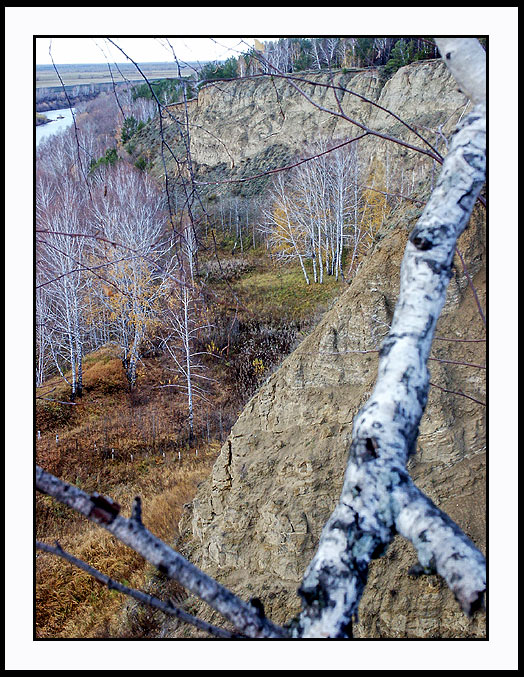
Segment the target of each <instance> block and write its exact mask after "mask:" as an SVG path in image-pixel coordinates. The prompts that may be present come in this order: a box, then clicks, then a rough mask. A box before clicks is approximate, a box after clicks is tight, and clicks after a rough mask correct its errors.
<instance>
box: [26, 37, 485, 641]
mask: <svg viewBox="0 0 524 677" xmlns="http://www.w3.org/2000/svg"><path fill="white" fill-rule="evenodd" d="M437 44H438V46H439V49H440V51H441V53H442V55H443V57H444V59H445V62H446V63H447V64H448V66H449V67H450V70H451V71H452V73H453V74H454V76H455V78H456V80H457V82H458V84H459V86H460V87H461V89H463V91H465V92H467V93H468V95H469V96H470V98H471V100H472V101H473V103H474V108H473V110H472V111H471V113H470V114H468V115H467V116H465V117H464V118H463V120H462V121H461V123H460V125H459V126H458V128H457V130H456V133H455V135H454V137H453V139H452V140H451V143H450V145H449V152H448V154H447V156H446V158H445V159H444V162H443V167H442V172H441V175H440V178H439V180H438V182H437V184H436V187H435V190H434V191H433V193H432V195H431V198H430V200H429V202H428V203H427V205H426V208H425V209H424V212H423V214H422V216H421V217H420V219H419V221H418V223H417V225H416V226H415V228H414V230H413V232H412V234H411V236H410V238H409V242H408V244H407V246H406V250H405V255H404V260H403V263H402V268H401V288H400V294H399V299H398V303H397V306H396V309H395V313H394V317H393V321H392V325H391V329H390V331H389V334H388V336H387V337H386V339H385V340H384V342H383V344H382V347H381V350H380V360H379V368H378V377H377V381H376V386H375V389H374V391H373V393H372V395H371V397H370V399H369V400H368V402H367V403H366V404H365V405H364V407H363V408H362V409H361V410H360V412H359V413H358V415H357V417H356V418H355V421H354V424H353V439H352V443H351V448H350V454H349V461H348V465H347V470H346V475H345V481H344V486H343V489H342V494H341V497H340V501H339V503H338V505H337V507H336V508H335V511H334V512H333V514H332V516H331V517H330V519H329V520H328V522H327V523H326V525H325V528H324V530H323V532H322V535H321V539H320V543H319V547H318V550H317V552H316V554H315V556H314V558H313V560H312V562H311V563H310V565H309V567H308V569H307V571H306V573H305V576H304V579H303V582H302V585H301V588H300V590H299V593H300V595H301V598H302V602H303V609H302V612H301V613H300V615H299V616H298V617H297V618H296V619H295V620H294V621H293V622H292V623H291V624H290V625H289V626H288V627H287V628H285V629H284V628H279V627H277V626H275V625H274V624H273V623H271V622H270V621H269V620H268V619H267V618H265V616H264V613H263V610H262V609H261V607H260V604H259V603H255V602H253V603H250V604H246V603H245V602H242V601H241V600H239V599H238V598H237V597H236V596H234V595H233V594H232V593H231V592H230V591H228V590H226V589H224V588H223V586H221V585H220V584H218V583H217V582H216V581H213V580H212V579H210V578H209V577H207V576H206V575H205V574H203V573H202V572H201V571H199V570H198V569H197V568H196V567H194V566H193V565H192V564H190V563H189V562H188V561H187V560H185V559H184V558H182V557H181V556H180V555H179V554H178V553H176V552H175V551H173V550H172V549H171V548H169V547H168V546H166V545H165V544H164V543H162V542H160V541H158V539H156V538H155V537H154V536H153V535H152V534H151V533H150V532H148V531H147V529H146V528H145V527H144V525H143V524H142V522H141V517H140V507H139V504H137V503H135V506H134V509H133V514H132V515H131V518H130V519H126V518H124V517H122V516H121V515H120V514H119V513H120V507H119V506H118V505H117V504H115V503H114V502H113V501H111V500H110V499H106V498H104V497H101V496H99V495H98V494H96V493H95V494H92V495H91V496H89V495H88V494H86V493H85V492H83V491H81V490H80V489H78V488H77V487H74V486H71V485H67V484H66V483H64V482H62V481H60V480H58V479H57V478H55V477H53V476H52V475H50V474H49V473H46V472H45V471H43V470H42V469H40V468H38V469H37V475H36V486H37V488H38V489H39V490H40V491H42V492H44V493H47V494H49V495H51V496H54V497H55V498H57V499H58V500H59V501H61V502H62V503H64V504H65V505H69V506H70V507H72V508H74V509H75V510H77V511H78V512H80V513H81V514H83V515H85V516H86V517H88V518H89V519H90V520H92V521H94V522H95V523H97V524H99V525H100V526H103V527H104V528H106V529H107V530H109V531H110V532H111V533H112V534H113V535H114V536H115V537H117V538H119V539H120V540H121V541H122V542H124V543H126V544H127V545H129V546H130V547H132V548H133V549H135V550H136V551H137V552H139V553H141V554H142V555H143V556H144V557H145V558H146V559H147V560H148V561H149V562H151V563H152V564H154V565H155V566H156V567H157V568H158V569H159V570H160V571H161V572H163V573H164V574H166V575H168V576H170V577H172V578H175V579H176V580H177V581H179V582H180V583H181V584H182V585H184V586H185V587H186V588H187V589H188V590H190V591H191V592H193V593H194V594H196V595H197V596H198V597H200V598H201V599H203V600H204V601H206V602H208V603H209V604H210V605H211V606H212V607H213V608H214V609H216V610H217V611H218V612H219V613H221V614H222V615H223V616H224V617H225V618H226V619H228V620H229V621H230V622H231V623H232V624H233V625H234V627H235V628H236V629H237V631H238V632H240V633H241V634H244V635H245V636H248V637H340V638H345V637H351V634H352V630H351V627H352V621H353V617H354V615H355V614H356V612H357V609H358V604H359V600H360V598H361V595H362V592H363V590H364V586H365V583H366V578H367V571H368V566H369V563H370V561H371V559H373V558H374V557H378V556H379V555H380V554H381V553H382V552H383V551H384V549H385V547H387V545H388V543H389V542H390V541H391V539H392V538H393V535H394V534H395V533H397V532H398V533H400V534H402V535H403V536H404V537H406V538H408V539H409V540H411V541H412V543H413V544H414V545H415V547H416V550H417V553H418V557H419V561H420V567H421V570H422V571H423V572H433V571H436V572H437V573H439V574H440V575H441V576H443V578H444V579H445V580H446V582H447V584H448V585H449V587H450V589H451V590H452V591H453V592H454V593H455V596H456V598H457V600H458V602H459V603H460V605H461V607H462V609H463V610H464V612H465V613H468V614H470V613H472V612H473V611H474V610H475V609H476V608H477V607H478V606H479V605H480V604H481V601H482V598H483V594H484V591H485V587H486V572H485V561H484V558H483V556H482V554H481V553H480V552H479V551H478V550H477V549H476V548H475V546H474V545H473V544H472V543H471V541H470V540H469V539H468V538H467V537H466V536H465V535H464V534H463V533H462V531H461V530H460V529H459V527H458V526H457V525H456V524H454V523H453V522H452V521H451V519H450V518H449V517H448V516H447V515H445V514H444V513H442V512H441V511H440V510H439V509H438V508H437V507H436V506H435V505H433V504H432V503H431V501H430V500H429V499H428V498H427V497H426V496H425V495H423V494H422V493H421V492H420V490H418V489H417V488H416V487H415V485H414V484H413V482H412V480H411V478H410V477H409V474H408V473H407V471H406V462H407V460H408V457H409V456H410V454H412V453H413V452H414V449H415V442H416V439H417V435H418V428H419V423H420V419H421V416H422V414H423V412H424V408H425V406H426V401H427V393H428V388H429V376H428V370H427V367H426V362H427V359H428V357H429V351H430V348H431V343H432V340H433V335H434V330H435V325H436V322H437V319H438V317H439V314H440V312H441V310H442V307H443V304H444V301H445V295H446V289H447V286H448V283H449V280H450V277H451V266H452V260H453V254H454V251H455V245H456V241H457V238H458V237H459V235H460V234H461V233H462V232H463V230H464V228H465V227H466V225H467V223H468V220H469V218H470V215H471V212H472V210H473V206H474V204H475V201H476V199H477V197H478V195H479V193H480V190H481V189H482V186H483V184H484V181H485V155H486V146H485V133H486V111H485V98H486V93H485V54H484V51H483V49H482V47H481V46H480V45H479V43H478V41H476V40H474V39H467V38H466V39H451V38H445V39H439V40H437Z"/></svg>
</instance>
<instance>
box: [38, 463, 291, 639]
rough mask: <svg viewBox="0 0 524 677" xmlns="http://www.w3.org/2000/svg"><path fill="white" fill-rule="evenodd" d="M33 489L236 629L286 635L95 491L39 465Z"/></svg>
mask: <svg viewBox="0 0 524 677" xmlns="http://www.w3.org/2000/svg"><path fill="white" fill-rule="evenodd" d="M36 488H37V489H38V491H41V492H42V493H44V494H47V495H49V496H53V497H54V498H55V499H56V500H58V501H59V502H60V503H63V504H64V505H67V506H69V507H70V508H73V510H76V511H77V512H79V513H80V514H82V515H84V516H85V517H87V518H88V519H89V520H91V521H92V522H94V523H95V524H98V525H99V526H101V527H103V528H104V529H107V531H109V532H110V533H111V534H113V536H115V537H116V538H117V539H118V540H120V541H122V543H124V544H125V545H127V546H129V547H130V548H132V549H133V550H134V551H135V552H137V553H139V554H140V555H142V557H144V558H145V559H146V560H147V561H148V562H150V563H151V564H153V565H154V566H155V567H157V568H158V570H159V571H161V572H162V573H163V574H165V575H166V576H169V577H170V578H172V579H174V580H176V581H178V582H179V583H180V584H181V585H182V586H184V587H185V588H187V589H188V590H189V591H190V592H192V593H193V594H194V595H196V596H197V597H199V598H200V599H202V600H203V601H204V602H207V603H208V604H209V605H210V606H211V607H213V609H215V610H216V611H218V612H219V613H220V614H222V616H224V618H227V619H228V620H229V621H230V622H231V623H232V624H233V625H234V627H235V628H237V630H238V631H239V632H240V633H241V634H243V635H246V636H248V637H266V638H270V637H285V636H286V632H285V631H284V629H283V628H280V627H278V626H276V625H274V624H273V623H271V621H269V620H268V619H267V618H265V617H262V616H261V614H260V613H259V612H258V611H257V609H255V607H252V606H251V605H250V604H248V603H246V602H243V601H242V600H241V599H239V598H238V597H236V596H235V595H234V594H233V593H232V592H230V591H229V590H227V588H224V587H223V586H222V585H220V583H217V581H215V580H213V579H212V578H210V577H209V576H207V575H206V574H205V573H204V572H202V571H200V570H199V569H198V568H197V567H196V566H195V565H194V564H191V562H188V560H186V559H185V558H184V557H182V555H180V554H179V553H178V552H176V551H175V550H173V549H172V548H170V547H169V546H168V545H166V544H165V543H164V542H163V541H161V540H160V539H158V538H156V536H154V535H153V534H152V533H151V532H150V531H148V530H147V529H146V528H145V527H144V526H143V525H142V523H141V522H140V521H139V520H138V519H136V515H137V511H136V507H135V509H134V515H133V517H132V518H131V519H126V518H125V517H122V516H121V515H120V514H119V513H120V506H119V505H118V504H117V503H115V502H114V501H113V500H111V499H110V498H105V497H103V496H100V495H99V494H97V493H94V494H92V495H91V496H90V495H89V494H86V493H85V492H84V491H82V490H81V489H78V488H77V487H75V486H73V485H71V484H67V483H66V482H63V481H62V480H59V479H58V478H57V477H54V475H51V474H50V473H48V472H46V471H45V470H43V469H42V468H40V467H39V466H37V467H36Z"/></svg>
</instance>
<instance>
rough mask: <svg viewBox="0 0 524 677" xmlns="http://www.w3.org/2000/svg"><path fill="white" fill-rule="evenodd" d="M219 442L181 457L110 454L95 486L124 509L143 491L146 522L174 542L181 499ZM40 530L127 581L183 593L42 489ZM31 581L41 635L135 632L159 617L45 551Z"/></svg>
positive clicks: (198, 478) (188, 497)
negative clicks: (115, 457) (118, 458)
mask: <svg viewBox="0 0 524 677" xmlns="http://www.w3.org/2000/svg"><path fill="white" fill-rule="evenodd" d="M218 449H219V445H218V443H213V444H211V445H209V446H208V447H200V448H199V450H198V451H199V453H198V457H197V456H196V455H195V453H194V450H190V451H188V452H187V453H186V454H185V456H183V457H182V459H181V460H180V461H179V460H178V458H176V459H175V458H171V459H168V460H167V461H163V460H162V461H160V459H158V458H153V457H150V458H149V459H143V460H141V461H138V462H137V463H135V464H133V465H131V464H129V463H122V462H114V464H113V465H112V466H111V467H110V469H109V471H108V472H107V473H105V475H104V477H103V480H102V482H101V484H100V485H98V486H97V491H99V493H102V494H105V495H111V497H112V498H114V499H115V500H116V501H117V502H118V503H119V504H120V505H121V506H122V513H123V514H129V513H130V509H131V503H132V500H133V498H134V497H135V496H142V498H143V521H144V524H145V525H146V527H147V528H148V529H149V530H150V531H151V532H152V533H153V534H155V535H156V536H158V537H159V538H161V539H162V540H164V541H165V542H166V543H168V544H170V543H174V541H175V539H176V538H177V537H178V535H179V534H178V522H179V520H180V517H181V515H182V510H183V506H184V504H185V503H187V502H189V501H190V500H191V499H192V498H193V496H194V494H195V491H196V488H197V485H198V484H199V482H200V481H202V479H203V478H205V477H206V476H207V475H208V474H209V471H210V468H211V465H212V463H213V461H214V459H215V458H216V455H217V453H218ZM107 463H108V464H111V461H108V462H107ZM37 538H40V539H41V540H45V541H46V542H48V543H53V542H54V541H55V540H58V541H59V543H60V545H61V546H62V548H64V550H67V551H68V552H71V553H72V554H74V555H75V556H76V557H79V558H80V559H83V560H84V561H86V562H88V563H89V564H90V565H91V566H93V567H95V568H96V569H98V570H100V571H102V572H103V573H105V574H107V575H109V576H111V577H112V578H115V579H116V580H118V581H120V582H122V583H124V584H126V585H129V586H131V587H134V588H139V589H142V590H144V589H146V590H148V591H149V592H151V593H153V594H156V592H157V590H160V592H161V594H162V596H163V597H164V598H165V596H166V595H167V596H171V597H173V596H175V597H176V595H177V594H180V590H179V589H178V586H177V584H176V583H173V582H170V583H169V584H168V583H167V582H165V581H163V580H162V576H161V575H160V574H159V573H157V572H156V570H155V569H154V568H153V567H152V566H151V565H149V564H148V563H147V562H145V561H144V560H143V559H142V558H141V556H140V555H138V554H136V553H135V552H134V551H132V550H130V549H129V548H127V547H126V546H125V545H123V544H121V543H120V542H118V541H117V540H116V539H115V538H114V537H113V536H112V535H111V534H109V533H108V532H106V531H104V530H103V529H101V528H100V527H97V526H96V525H93V524H92V523H90V522H88V521H87V520H86V519H85V518H83V517H81V516H78V515H75V514H73V513H72V511H71V510H69V509H68V508H65V507H63V506H61V505H60V504H57V503H56V502H55V501H54V500H53V499H51V498H49V497H47V496H40V495H38V496H37ZM36 584H37V585H36V608H37V612H36V636H37V637H39V638H46V637H61V638H80V637H136V636H143V635H147V634H148V633H150V632H151V631H152V630H153V627H156V624H157V623H158V622H160V618H159V617H158V615H157V614H156V615H155V614H153V613H152V612H150V611H148V610H144V611H141V610H138V609H137V608H136V605H134V604H133V603H132V600H130V599H127V598H124V597H123V596H122V595H121V594H120V593H117V592H115V591H110V590H108V589H107V588H105V587H104V586H101V585H100V584H99V583H97V582H96V581H95V580H94V579H92V578H91V577H90V576H89V575H88V574H86V573H84V572H82V571H80V570H77V569H75V568H74V567H72V566H71V565H69V564H68V563H66V562H64V561H63V560H61V559H59V558H57V557H54V556H52V555H49V554H47V553H38V556H37V561H36ZM140 619H142V620H140Z"/></svg>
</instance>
